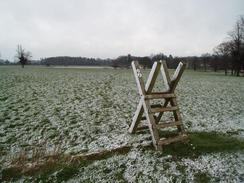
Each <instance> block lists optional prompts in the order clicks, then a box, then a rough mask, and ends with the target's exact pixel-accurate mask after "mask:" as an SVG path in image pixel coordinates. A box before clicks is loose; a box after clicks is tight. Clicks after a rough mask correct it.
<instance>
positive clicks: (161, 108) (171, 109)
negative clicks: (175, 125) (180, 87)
mask: <svg viewBox="0 0 244 183" xmlns="http://www.w3.org/2000/svg"><path fill="white" fill-rule="evenodd" d="M178 109H179V108H178V106H173V107H157V108H152V109H151V112H152V113H157V112H168V111H175V110H178Z"/></svg>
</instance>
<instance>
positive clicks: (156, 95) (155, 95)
mask: <svg viewBox="0 0 244 183" xmlns="http://www.w3.org/2000/svg"><path fill="white" fill-rule="evenodd" d="M173 97H175V94H174V93H151V94H148V95H146V96H145V99H149V100H150V99H161V98H173Z"/></svg>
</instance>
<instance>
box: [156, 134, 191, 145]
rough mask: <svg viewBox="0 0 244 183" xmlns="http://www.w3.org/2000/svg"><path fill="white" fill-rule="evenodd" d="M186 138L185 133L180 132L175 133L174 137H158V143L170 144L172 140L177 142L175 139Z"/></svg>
mask: <svg viewBox="0 0 244 183" xmlns="http://www.w3.org/2000/svg"><path fill="white" fill-rule="evenodd" d="M186 139H187V135H186V134H180V135H177V136H176V137H171V138H167V139H162V140H161V139H160V140H159V142H158V145H168V144H171V143H173V142H177V141H183V140H186Z"/></svg>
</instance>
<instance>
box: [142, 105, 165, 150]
mask: <svg viewBox="0 0 244 183" xmlns="http://www.w3.org/2000/svg"><path fill="white" fill-rule="evenodd" d="M143 108H144V111H145V115H146V117H147V122H148V127H149V130H150V133H151V136H152V141H153V146H154V147H155V149H156V150H161V146H158V141H159V134H158V130H157V126H156V123H155V119H154V116H153V114H152V113H151V112H150V111H151V107H150V103H149V101H148V100H144V101H143Z"/></svg>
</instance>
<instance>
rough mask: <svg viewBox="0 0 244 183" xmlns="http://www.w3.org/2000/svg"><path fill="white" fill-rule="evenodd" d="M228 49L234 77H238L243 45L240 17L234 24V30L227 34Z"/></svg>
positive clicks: (243, 26)
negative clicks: (231, 59) (228, 40)
mask: <svg viewBox="0 0 244 183" xmlns="http://www.w3.org/2000/svg"><path fill="white" fill-rule="evenodd" d="M228 35H229V38H230V44H229V46H230V49H231V53H232V56H233V62H234V63H233V67H234V68H233V69H234V71H235V74H236V76H240V70H241V68H242V67H243V49H244V48H243V46H244V45H243V44H244V42H243V41H244V18H243V17H241V18H240V19H239V20H238V21H237V22H236V24H235V26H234V29H233V30H232V31H231V32H229V34H228Z"/></svg>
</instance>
